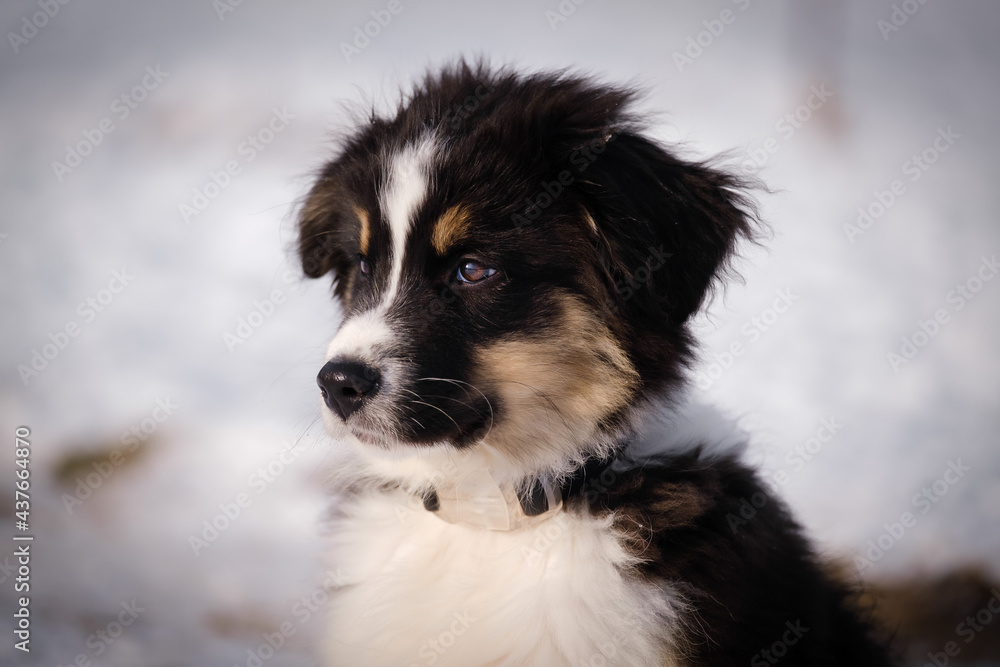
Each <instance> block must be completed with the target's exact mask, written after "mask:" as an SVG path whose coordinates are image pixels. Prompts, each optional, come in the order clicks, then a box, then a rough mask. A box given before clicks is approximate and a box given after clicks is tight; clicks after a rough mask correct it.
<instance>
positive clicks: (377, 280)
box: [299, 62, 889, 667]
mask: <svg viewBox="0 0 1000 667" xmlns="http://www.w3.org/2000/svg"><path fill="white" fill-rule="evenodd" d="M633 97H634V93H633V92H632V91H631V90H629V89H623V88H616V87H611V86H605V85H600V84H596V83H594V82H593V81H591V80H589V79H586V78H583V77H576V76H571V75H568V74H564V73H556V74H535V75H520V74H517V73H514V72H511V71H507V70H499V71H493V70H490V69H489V68H487V67H485V66H482V65H472V66H470V65H468V64H466V63H464V62H460V63H458V64H457V65H455V66H453V67H450V68H447V69H445V70H444V71H443V72H441V73H439V74H435V75H431V76H428V77H427V78H426V79H425V80H424V81H423V82H422V83H421V84H420V85H418V86H417V87H416V89H415V90H414V92H412V94H410V95H409V97H407V98H406V99H405V100H404V101H403V102H402V103H401V104H400V106H399V109H398V110H397V111H396V113H395V115H394V116H393V117H391V118H379V117H376V116H375V115H374V114H373V115H372V117H371V118H370V119H367V120H366V121H365V122H363V123H362V124H361V126H360V128H359V130H358V132H357V133H356V134H355V135H353V136H352V137H351V138H350V139H349V140H347V141H346V143H345V144H344V146H343V149H342V151H341V153H340V155H339V156H338V157H337V158H336V159H334V160H333V161H332V162H330V163H329V164H328V165H327V166H326V167H325V168H324V169H323V171H322V173H321V174H320V177H319V179H318V181H317V183H316V185H315V186H314V188H313V189H312V191H311V192H310V194H309V197H308V200H307V201H306V203H305V206H304V207H303V212H302V215H301V217H300V222H299V228H300V247H299V251H300V254H301V258H302V264H303V269H304V271H305V273H306V274H307V275H308V276H311V277H320V276H323V275H325V274H327V273H332V274H333V276H334V281H335V282H334V293H335V295H336V296H337V297H338V298H339V299H341V300H342V301H343V302H344V304H345V309H346V316H347V317H350V316H351V315H352V314H354V313H357V312H361V311H364V310H366V309H368V308H370V307H371V306H372V305H373V304H374V299H375V295H376V293H377V292H378V289H379V287H380V286H384V285H385V284H386V281H387V280H388V270H389V262H388V261H385V258H384V254H385V250H384V249H385V248H386V247H387V246H388V245H389V238H388V234H389V231H388V227H387V225H386V223H385V221H384V220H382V219H380V218H379V215H380V214H379V203H378V195H377V193H378V192H379V190H380V188H382V187H383V185H384V183H383V179H384V178H385V175H384V166H385V161H386V158H387V156H388V155H389V154H390V153H392V152H393V151H398V150H400V149H401V148H403V147H404V146H406V145H407V144H410V143H412V142H414V141H416V140H417V139H418V138H419V137H421V136H423V135H426V134H427V133H428V132H429V131H432V132H434V133H435V134H436V136H437V137H438V139H439V141H440V142H441V144H442V145H443V146H444V147H445V149H446V150H443V151H442V155H443V156H444V157H443V162H442V163H441V164H439V165H437V166H436V168H435V173H434V175H433V186H432V187H431V188H429V194H428V198H427V200H426V201H424V203H423V204H422V205H421V206H420V208H419V210H418V211H417V213H416V218H415V220H414V229H415V233H414V235H413V237H412V239H411V241H412V243H411V245H410V246H408V247H407V249H406V253H407V254H406V257H407V262H409V264H407V265H405V266H404V274H405V276H406V285H405V289H406V298H405V299H404V300H402V301H401V302H400V303H399V304H398V306H396V307H395V308H394V310H393V315H392V317H393V318H394V320H393V321H394V322H395V323H397V324H399V326H400V329H401V330H405V331H406V332H407V335H406V336H405V337H404V339H403V340H402V342H400V343H399V344H398V347H397V348H395V349H392V350H388V351H384V354H385V355H387V356H391V357H393V358H396V359H405V361H406V363H407V364H408V365H409V366H408V368H411V369H412V375H413V376H414V377H424V376H433V377H439V378H454V379H455V380H457V381H465V380H466V379H467V377H468V373H469V372H470V370H469V364H470V360H471V359H472V357H473V355H474V352H475V351H476V350H477V349H479V348H480V347H482V346H484V345H487V344H489V343H491V342H495V341H499V340H505V339H507V338H510V337H516V336H522V337H523V336H531V335H536V334H539V332H545V331H548V330H550V329H551V328H552V327H553V326H555V325H556V324H557V322H555V321H554V319H553V318H554V317H555V315H554V312H555V310H556V308H555V307H554V304H555V303H556V301H555V300H554V299H555V296H554V295H559V294H570V295H572V296H573V297H574V298H577V299H579V300H580V301H582V302H584V303H586V304H587V306H588V308H589V311H590V313H591V315H592V317H593V318H595V320H597V321H600V322H601V323H602V325H604V326H606V327H607V329H608V330H609V332H610V334H611V336H612V337H613V338H614V340H615V341H616V342H617V344H619V345H620V346H621V348H622V349H623V350H624V352H625V354H626V356H627V357H628V360H629V361H630V362H631V364H632V366H633V367H634V368H635V369H636V371H637V372H638V375H639V380H638V382H636V383H633V384H631V385H629V386H630V387H631V389H629V390H628V391H630V392H631V394H630V395H629V396H626V397H624V398H625V399H626V400H625V401H624V404H625V405H626V406H627V407H626V408H623V409H620V410H618V412H616V413H615V414H609V415H602V416H601V418H600V419H601V424H602V426H603V427H604V429H605V433H606V434H608V437H621V433H622V432H623V429H624V428H625V427H626V425H627V423H628V417H629V412H630V411H631V409H632V407H633V406H634V405H636V404H640V403H642V402H644V401H646V400H649V399H653V398H657V397H663V396H669V395H670V391H671V390H675V389H678V388H679V387H680V386H681V385H682V384H683V371H684V368H685V366H686V365H687V364H689V363H690V360H691V359H692V353H693V342H692V340H691V338H690V335H689V333H688V330H687V325H688V320H689V318H690V317H691V315H692V314H693V313H695V312H696V311H697V310H698V309H699V307H700V306H701V305H702V304H703V301H704V300H705V298H706V295H707V294H709V293H710V291H711V289H712V285H713V283H714V281H716V279H718V278H719V277H720V276H722V275H723V274H724V273H725V271H726V267H727V261H728V260H729V258H730V256H731V255H732V253H733V252H734V248H735V247H736V244H737V243H738V242H739V241H740V240H743V239H752V238H753V237H754V234H755V230H756V229H758V226H757V223H756V222H755V215H754V210H753V207H752V205H751V204H750V202H749V200H748V199H747V198H746V197H745V196H744V194H742V193H743V192H744V191H745V188H746V184H745V183H743V182H742V181H741V180H740V179H739V178H737V177H735V176H733V175H731V174H728V173H726V172H725V171H723V170H720V169H717V168H714V167H712V166H710V165H707V164H702V163H696V162H690V161H686V160H683V159H681V158H680V157H678V156H676V155H675V154H673V153H672V152H671V151H669V150H667V149H665V148H664V147H662V146H660V145H658V144H657V143H655V142H653V141H651V140H650V139H648V138H646V137H644V136H643V134H642V125H641V123H640V120H639V119H638V118H637V117H635V116H634V115H633V114H632V112H631V111H630V110H629V109H630V103H631V102H632V100H633ZM456 205H461V206H463V207H465V209H466V211H467V212H468V214H469V224H470V231H469V237H468V238H467V239H466V240H464V241H463V243H462V244H461V245H460V247H458V248H456V249H455V250H454V251H452V252H449V253H448V254H447V256H444V257H438V256H435V255H434V254H433V253H432V252H431V251H430V250H429V249H428V247H427V243H426V239H427V238H428V237H429V236H430V234H431V230H432V228H433V225H434V223H435V221H436V220H438V218H439V217H440V216H442V215H443V214H444V212H445V211H446V210H448V208H449V207H452V206H456ZM357 207H360V208H363V209H365V210H366V211H368V212H370V214H371V216H372V220H371V225H370V234H371V245H372V247H373V248H375V249H376V250H374V251H372V252H370V253H369V255H368V256H366V257H365V261H366V262H368V265H369V266H370V267H371V270H370V273H369V275H367V276H364V275H362V274H361V272H360V269H359V258H358V255H359V253H360V248H359V240H358V238H359V229H360V225H361V222H360V219H359V217H358V214H357V212H356V208H357ZM591 221H592V222H593V225H594V227H592V226H591ZM468 257H475V258H480V259H482V261H483V262H486V263H488V264H490V265H491V266H493V265H495V266H497V267H500V274H499V275H498V277H497V278H496V280H494V281H493V282H492V283H490V284H489V286H488V287H483V288H472V289H470V288H468V286H465V285H461V284H458V283H456V282H455V280H454V279H453V276H454V273H455V269H456V266H457V265H458V263H459V262H460V261H462V260H463V259H464V258H468ZM433 390H434V391H433V392H427V393H426V394H423V397H424V398H425V401H426V402H427V403H428V404H429V406H428V408H427V409H421V408H419V407H414V408H413V410H412V413H411V414H412V416H413V417H414V419H413V420H412V421H413V422H414V423H410V422H401V423H400V424H399V426H398V434H397V437H398V441H399V442H402V443H407V444H412V445H421V444H425V443H429V442H439V441H441V440H443V439H447V440H449V441H450V442H452V443H453V444H454V445H455V446H457V447H462V446H469V445H471V444H473V443H475V442H476V441H477V438H479V437H481V435H482V433H483V430H484V429H486V428H489V427H491V426H492V425H493V423H494V422H496V423H501V422H502V421H503V420H504V419H505V418H507V416H508V415H509V414H510V411H512V410H515V409H516V406H508V405H504V404H503V403H502V401H501V400H500V399H499V397H497V396H490V395H489V392H488V391H487V392H480V393H479V395H477V394H476V393H475V392H471V391H469V390H468V389H466V388H463V387H462V385H461V384H460V383H457V384H454V385H448V384H445V385H443V386H434V387H433ZM445 411H446V412H447V413H448V414H447V415H446V416H447V417H448V419H445V418H444V417H441V416H440V414H438V413H443V412H445ZM541 435H544V434H541ZM618 446H619V447H620V448H621V449H627V441H626V440H624V439H623V440H621V441H620V442H618ZM583 453H584V454H586V452H583ZM623 456H627V452H625V453H624V454H623ZM612 470H618V472H612ZM587 474H588V475H589V476H584V477H581V478H579V479H577V480H576V482H575V484H574V485H573V486H572V487H571V488H568V489H567V491H566V494H567V496H566V497H567V502H568V507H569V508H570V509H571V511H581V512H598V513H603V512H612V511H613V512H615V515H616V521H617V522H618V525H619V527H620V528H623V529H626V530H628V531H629V532H630V534H633V535H634V539H633V540H632V541H631V543H630V545H629V546H630V548H631V549H633V550H634V552H635V553H637V554H640V555H641V556H642V557H643V558H644V559H645V564H644V565H643V566H642V567H641V572H639V573H637V576H641V577H644V578H646V579H648V580H650V581H653V582H657V581H662V582H665V583H666V584H668V585H670V586H671V587H673V588H674V589H675V590H676V591H677V592H678V593H680V594H681V595H682V596H683V597H684V598H685V599H686V600H687V601H688V603H689V604H690V605H691V608H690V611H689V612H688V613H687V614H686V618H685V619H684V620H685V627H686V630H687V640H688V644H689V645H688V647H687V648H688V652H689V654H690V656H691V660H692V664H697V665H720V666H722V665H747V664H749V665H765V664H774V662H771V661H769V660H767V659H766V658H764V657H763V656H762V654H761V652H762V651H764V650H771V647H772V645H773V644H775V642H780V641H782V638H783V636H785V635H786V633H788V632H791V631H792V630H791V629H790V628H792V627H802V628H808V630H807V631H805V632H804V634H802V636H801V637H798V636H796V641H795V643H794V644H792V645H789V646H788V647H787V649H788V650H787V655H782V656H775V657H776V658H778V659H777V660H776V661H775V662H778V663H779V664H781V665H788V666H789V667H791V666H792V665H812V666H815V665H845V666H846V665H851V666H863V665H887V664H889V659H888V658H887V657H886V654H885V652H884V650H883V649H882V648H880V647H879V645H878V644H877V643H876V642H875V641H874V640H873V639H871V638H870V636H869V635H870V631H869V629H868V628H867V626H866V625H865V624H864V623H863V622H862V621H860V620H858V617H857V615H856V614H855V611H854V610H852V608H851V603H850V595H849V594H848V592H847V590H846V589H845V588H842V587H841V586H840V585H838V584H835V583H833V581H832V580H831V579H830V578H828V577H827V576H826V575H825V574H824V573H823V572H822V571H821V569H820V567H819V565H817V559H816V558H815V556H814V555H813V553H812V551H811V550H810V548H809V545H808V544H807V542H806V540H805V539H804V538H803V536H802V535H801V533H800V530H799V528H798V527H797V525H796V524H795V522H794V521H793V519H792V518H791V517H790V515H789V513H788V511H787V510H786V509H785V507H784V505H783V504H782V503H781V502H780V501H779V500H778V499H777V498H775V497H772V496H771V495H770V494H769V493H768V491H767V490H766V489H765V488H764V487H763V486H762V484H761V483H760V482H759V481H758V479H757V477H756V476H755V475H754V474H753V473H752V472H751V471H749V470H748V469H746V468H745V467H743V466H742V465H741V464H739V463H737V462H735V461H733V460H730V459H726V458H720V459H706V458H704V457H699V456H698V455H697V454H692V455H690V456H686V457H678V458H673V459H662V460H657V461H644V462H641V463H640V464H636V465H634V466H632V467H631V468H629V469H627V470H622V469H621V467H620V466H619V467H617V468H615V469H612V468H608V467H606V466H601V465H597V466H595V465H593V464H591V466H590V467H588V469H587ZM609 474H610V475H611V477H610V478H608V477H607V476H608V475H609ZM424 502H425V505H426V506H427V508H428V510H431V511H432V510H434V509H436V508H437V503H436V498H432V497H430V496H428V497H426V498H425V499H424ZM748 507H749V508H750V510H748V509H747V508H748ZM751 512H752V516H750V517H747V516H746V515H747V514H750V513H751ZM786 623H787V624H792V625H791V626H789V625H786Z"/></svg>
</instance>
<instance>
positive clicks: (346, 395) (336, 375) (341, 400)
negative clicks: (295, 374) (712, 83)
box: [316, 359, 382, 419]
mask: <svg viewBox="0 0 1000 667" xmlns="http://www.w3.org/2000/svg"><path fill="white" fill-rule="evenodd" d="M381 379H382V374H381V373H379V372H378V369H377V368H374V367H372V366H369V365H368V364H364V363H361V362H360V361H347V360H344V359H332V360H331V361H328V362H326V365H325V366H323V368H321V369H320V371H319V375H318V376H316V384H318V385H319V393H320V394H322V395H323V400H324V401H325V402H326V405H327V407H328V408H330V409H331V410H333V411H334V412H336V413H337V414H338V415H340V416H341V417H342V418H343V419H347V418H348V417H349V416H350V415H351V413H353V412H354V411H355V410H357V409H358V408H360V407H361V404H362V403H363V402H364V400H365V399H366V398H371V397H372V396H374V395H375V394H377V393H378V388H379V382H380V380H381Z"/></svg>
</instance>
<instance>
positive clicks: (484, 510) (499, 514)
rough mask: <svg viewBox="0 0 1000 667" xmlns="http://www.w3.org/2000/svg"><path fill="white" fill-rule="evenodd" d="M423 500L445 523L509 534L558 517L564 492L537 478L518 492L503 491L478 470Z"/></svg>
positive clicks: (437, 487)
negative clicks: (511, 531) (510, 531)
mask: <svg viewBox="0 0 1000 667" xmlns="http://www.w3.org/2000/svg"><path fill="white" fill-rule="evenodd" d="M423 501H424V507H425V508H426V509H427V510H428V511H429V512H433V513H434V514H436V515H437V516H438V518H440V519H441V520H442V521H447V522H448V523H454V524H462V525H467V526H474V527H477V528H484V529H487V530H498V531H508V530H517V529H518V528H521V527H524V526H528V525H533V524H536V523H540V522H542V521H545V520H546V519H549V518H551V517H553V516H555V515H556V514H558V513H559V511H560V510H561V509H562V492H561V490H560V489H559V487H558V486H556V485H555V484H553V483H552V481H551V480H549V479H546V478H538V479H535V480H533V481H532V483H531V485H530V486H529V487H528V488H527V489H525V491H523V492H521V493H518V492H517V491H515V490H514V489H513V488H510V487H506V488H502V487H501V486H500V485H499V484H498V483H497V482H496V480H495V479H493V476H492V475H491V474H490V472H489V470H487V469H486V468H475V469H473V470H470V471H467V472H466V473H465V474H463V475H462V476H461V477H458V478H454V479H449V480H445V481H442V482H439V483H437V484H435V486H434V488H433V489H431V490H430V491H429V492H428V493H427V494H426V495H425V496H424V498H423Z"/></svg>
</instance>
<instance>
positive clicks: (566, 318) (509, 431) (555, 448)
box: [473, 294, 639, 470]
mask: <svg viewBox="0 0 1000 667" xmlns="http://www.w3.org/2000/svg"><path fill="white" fill-rule="evenodd" d="M556 301H557V304H558V308H559V314H558V316H557V317H556V318H555V323H554V326H552V327H551V328H549V329H547V330H545V331H539V332H534V333H533V334H532V335H531V337H530V338H518V339H513V340H503V341H500V342H498V343H495V344H493V345H491V346H489V347H488V348H486V349H485V350H483V351H482V352H481V353H480V354H479V355H478V358H477V360H476V361H477V364H476V373H475V376H474V380H473V384H475V385H476V386H478V387H480V388H482V389H483V390H484V391H487V393H491V392H492V393H493V394H494V395H496V396H499V397H500V401H501V404H502V406H503V412H502V414H501V415H500V418H499V419H498V420H497V423H496V425H495V426H494V428H493V429H491V431H490V432H489V434H488V435H487V437H486V440H485V441H486V443H487V444H488V445H490V446H491V447H494V448H496V449H499V450H501V451H503V453H504V454H506V455H507V456H510V457H512V458H514V459H515V460H518V461H519V462H520V463H521V464H522V465H527V466H528V467H529V468H531V469H534V470H539V469H545V468H546V467H547V466H552V465H555V466H557V467H558V466H559V465H566V462H571V461H574V460H579V459H580V458H581V457H582V456H583V455H585V454H587V453H589V452H590V451H591V450H588V449H587V448H588V447H593V443H594V441H595V439H596V436H598V435H599V430H598V424H599V422H600V421H601V420H602V419H604V418H606V417H608V416H610V415H611V414H612V413H614V412H615V411H616V410H618V409H620V408H622V407H623V406H624V405H626V404H627V403H628V402H629V401H630V400H631V398H632V394H633V391H634V389H635V387H636V385H637V384H638V380H639V375H638V373H637V372H636V370H635V368H633V366H632V364H631V362H630V361H629V359H628V357H627V355H626V354H625V352H624V351H623V350H622V348H621V347H620V346H619V345H618V343H617V342H616V341H615V340H614V338H613V337H612V335H611V333H610V331H608V329H607V327H606V326H605V325H604V324H603V323H602V322H601V321H600V320H599V318H598V317H597V315H596V313H594V312H593V310H592V309H590V308H588V307H587V306H585V305H584V304H583V302H582V301H580V300H579V299H577V298H575V297H573V296H570V295H566V294H563V295H559V296H557V297H556ZM487 388H488V389H487Z"/></svg>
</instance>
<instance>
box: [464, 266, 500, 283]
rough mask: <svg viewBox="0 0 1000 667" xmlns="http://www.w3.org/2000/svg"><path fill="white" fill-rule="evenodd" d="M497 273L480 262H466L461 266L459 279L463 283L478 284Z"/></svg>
mask: <svg viewBox="0 0 1000 667" xmlns="http://www.w3.org/2000/svg"><path fill="white" fill-rule="evenodd" d="M496 272H497V270H496V269H490V268H488V267H486V266H483V265H482V264H480V263H479V262H473V261H466V262H462V264H461V265H459V267H458V274H457V278H458V279H459V280H461V281H462V282H463V283H478V282H481V281H483V280H486V279H487V278H489V277H490V276H492V275H494V274H495V273H496Z"/></svg>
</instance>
